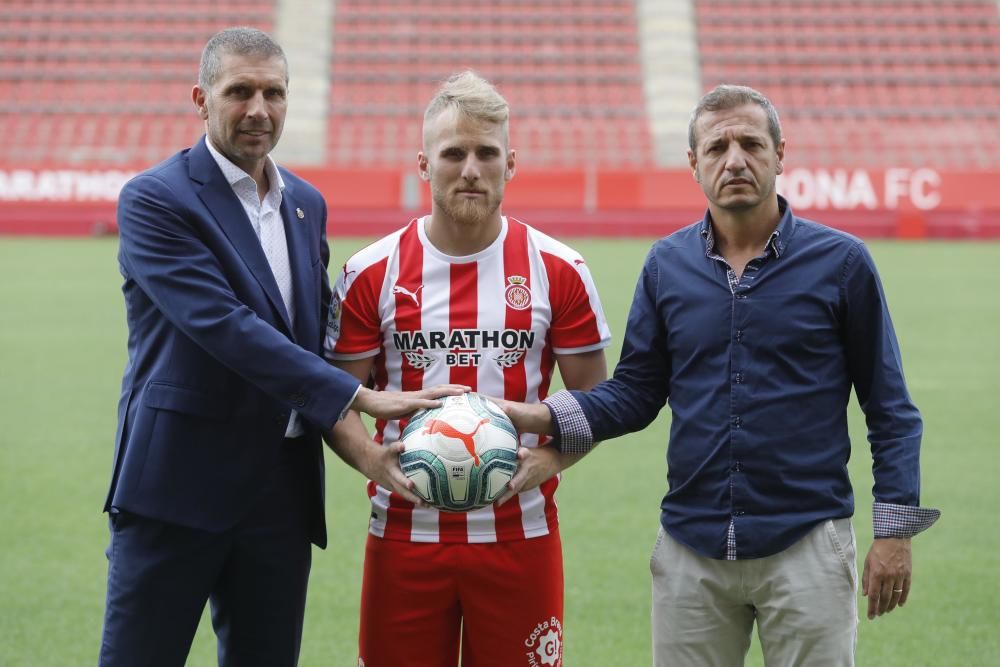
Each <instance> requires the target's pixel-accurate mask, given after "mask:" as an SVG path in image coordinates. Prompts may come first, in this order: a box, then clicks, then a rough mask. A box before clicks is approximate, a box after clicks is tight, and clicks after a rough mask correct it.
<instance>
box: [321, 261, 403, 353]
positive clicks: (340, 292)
mask: <svg viewBox="0 0 1000 667" xmlns="http://www.w3.org/2000/svg"><path fill="white" fill-rule="evenodd" d="M352 259H353V258H352ZM387 262H388V260H387V259H382V260H381V261H379V262H376V263H375V264H372V265H370V266H368V267H365V268H361V267H359V266H358V265H357V264H353V263H352V261H348V262H347V264H345V265H344V268H343V270H342V271H341V272H340V275H339V276H338V277H337V282H336V284H335V285H334V288H333V297H332V301H331V303H330V315H329V318H328V320H327V324H326V341H325V344H324V352H325V354H326V358H327V359H330V360H332V361H346V360H351V359H363V358H365V357H373V356H375V355H376V354H378V352H379V350H380V349H381V347H382V318H381V315H380V313H379V295H380V294H381V292H382V283H383V282H384V279H385V269H386V264H387Z"/></svg>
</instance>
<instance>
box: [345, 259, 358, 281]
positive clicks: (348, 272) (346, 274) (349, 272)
mask: <svg viewBox="0 0 1000 667" xmlns="http://www.w3.org/2000/svg"><path fill="white" fill-rule="evenodd" d="M343 270H344V285H347V279H348V278H350V277H351V274H352V273H357V271H348V270H347V264H344V269H343Z"/></svg>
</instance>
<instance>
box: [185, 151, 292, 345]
mask: <svg viewBox="0 0 1000 667" xmlns="http://www.w3.org/2000/svg"><path fill="white" fill-rule="evenodd" d="M188 155H189V161H190V167H189V174H190V176H191V179H192V180H193V181H195V182H197V183H200V184H201V186H200V187H198V188H195V190H196V192H197V193H198V197H199V198H200V199H201V200H202V201H203V202H204V203H205V206H207V207H208V210H209V211H211V213H212V215H213V216H214V217H215V219H216V221H217V222H218V223H219V227H220V228H221V229H222V231H223V233H225V235H226V237H227V238H228V239H229V241H230V243H232V244H233V247H234V248H236V251H237V252H238V253H239V254H240V257H242V258H243V261H244V262H245V263H246V265H247V268H248V269H250V273H252V274H253V276H254V277H255V278H256V279H257V282H258V283H260V286H261V289H263V290H264V293H265V294H267V298H268V300H269V301H270V302H271V305H272V306H273V307H274V309H275V311H277V312H278V314H279V316H280V318H281V321H282V322H283V323H284V325H285V327H284V328H285V331H286V332H289V333H291V331H292V327H291V325H290V323H289V321H288V313H287V312H286V310H285V304H284V302H283V301H282V300H281V292H279V291H278V283H277V282H275V280H274V274H273V273H272V272H271V265H270V264H268V263H267V257H266V256H265V255H264V249H263V248H261V246H260V239H258V238H257V235H256V234H255V233H254V231H253V227H251V226H250V221H249V220H248V219H247V214H246V211H244V210H243V205H242V204H241V203H240V200H239V199H238V198H237V197H236V193H234V192H233V189H232V186H230V185H229V181H227V180H226V177H225V176H224V175H223V174H222V170H220V169H219V165H217V164H216V163H215V160H214V159H213V158H212V154H211V153H209V152H208V148H207V147H206V146H205V139H204V137H203V138H202V140H201V141H199V142H198V143H197V144H195V146H194V148H192V149H191V151H190V152H189V153H188ZM282 208H284V207H282ZM295 273H296V271H295V270H294V265H293V271H292V275H293V276H294V275H295ZM295 285H296V287H297V286H298V283H295ZM259 314H260V313H258V315H259Z"/></svg>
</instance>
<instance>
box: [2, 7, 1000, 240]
mask: <svg viewBox="0 0 1000 667" xmlns="http://www.w3.org/2000/svg"><path fill="white" fill-rule="evenodd" d="M998 5H1000V2H998V0H504V1H502V2H500V1H498V0H466V1H465V2H463V3H445V2H440V1H438V0H280V1H279V0H213V1H212V2H207V3H206V2H201V1H200V0H2V9H0V85H3V86H4V90H5V93H6V94H5V95H4V96H3V98H2V99H0V121H2V122H0V234H3V233H33V234H76V233H104V232H107V231H113V230H114V205H115V200H116V198H117V192H118V188H120V185H121V183H123V182H124V180H126V179H127V178H129V177H130V175H131V174H132V173H134V171H136V170H138V169H141V168H144V167H146V166H148V165H150V164H153V163H155V162H157V161H159V160H161V159H163V158H164V157H166V156H168V155H170V154H172V153H174V152H175V151H177V150H179V149H181V148H183V147H185V146H188V145H190V144H191V143H192V142H193V141H195V140H196V139H197V137H198V136H199V135H201V134H202V132H203V125H202V123H201V121H200V120H199V119H198V117H197V116H196V115H195V113H194V111H193V109H192V105H191V103H190V90H191V85H192V83H193V82H194V77H195V72H196V70H197V64H198V55H199V52H200V49H201V48H202V46H203V44H204V42H205V40H206V39H207V38H208V37H209V36H210V35H211V34H212V33H214V32H215V31H217V30H218V29H220V28H222V27H226V26H231V25H253V26H256V27H259V28H261V29H264V30H267V31H269V32H271V33H272V34H274V35H275V36H276V37H277V39H278V41H279V42H280V43H282V44H283V45H284V46H285V49H286V53H287V55H288V58H289V62H290V64H291V71H292V74H293V76H292V85H291V93H292V100H293V103H292V104H291V108H290V111H289V114H288V120H287V122H286V125H285V132H284V134H283V137H282V141H281V144H280V145H279V147H278V149H277V151H276V153H275V157H276V159H277V160H278V161H279V162H282V163H284V164H289V165H292V166H295V167H296V168H298V169H299V170H300V171H301V170H303V169H305V170H307V171H306V172H305V173H306V175H307V176H308V177H309V178H310V180H311V181H313V182H314V183H316V185H317V186H318V187H319V188H320V189H321V191H322V192H323V193H324V195H325V196H326V197H327V199H328V201H329V202H330V209H331V218H330V219H331V233H341V234H373V233H382V232H385V231H389V230H391V229H393V228H394V227H395V226H396V225H398V222H399V219H400V218H401V217H402V216H406V215H410V214H412V213H413V212H414V211H418V210H426V207H427V206H428V205H429V195H428V192H427V189H426V187H425V185H424V184H422V183H421V182H420V181H419V179H417V178H416V174H415V173H414V169H413V166H414V162H415V154H416V151H417V149H418V147H419V146H420V144H421V137H420V125H421V115H422V112H423V109H424V105H425V104H426V103H427V100H428V99H429V98H430V96H431V94H432V93H433V90H434V89H435V88H436V86H437V84H438V83H439V82H440V81H441V80H442V79H444V78H445V77H447V76H448V75H450V74H452V73H454V72H455V71H458V70H461V69H463V68H471V69H474V70H476V71H478V72H479V73H480V74H483V75H484V76H486V77H488V78H490V79H491V80H493V81H494V82H495V83H497V84H498V85H499V87H500V90H501V92H503V93H504V95H505V96H506V97H507V98H508V99H509V100H510V102H511V104H512V107H513V113H514V121H513V123H512V126H511V135H512V137H511V138H512V145H513V146H514V147H515V148H517V149H518V151H519V154H518V166H519V170H518V177H517V181H516V185H514V186H513V187H512V188H511V189H510V191H509V193H508V196H507V197H506V198H505V207H506V206H508V205H509V207H510V210H511V211H512V212H515V213H516V214H519V215H526V216H527V217H529V218H530V219H531V220H532V222H533V224H537V225H539V226H540V227H542V228H544V229H546V231H549V232H551V233H570V234H580V233H594V234H609V235H618V234H661V233H663V231H665V230H666V229H668V228H670V227H671V226H676V225H680V224H684V223H686V222H689V221H690V220H692V219H694V218H695V217H696V216H698V215H699V214H700V212H701V209H702V207H703V205H704V198H703V196H702V193H701V192H700V191H699V190H698V188H697V187H696V186H695V185H694V183H693V181H692V179H691V177H690V173H689V170H688V167H687V164H686V158H685V147H686V126H687V118H688V114H689V112H690V109H691V108H692V107H693V106H694V103H695V102H696V100H697V98H698V97H699V95H700V94H701V92H703V91H707V90H709V89H710V88H712V87H713V86H715V85H716V84H719V83H742V84H747V85H751V86H754V87H756V88H759V89H760V90H762V91H763V92H765V93H766V94H767V95H768V96H769V97H771V98H772V99H773V100H774V102H775V104H776V105H777V107H778V109H779V111H780V112H781V114H782V121H783V126H784V129H785V133H786V137H787V139H788V143H789V148H788V158H787V159H786V161H785V164H786V173H785V174H784V176H783V183H782V184H780V187H785V188H787V189H785V190H783V192H784V193H785V194H786V196H788V197H789V199H790V201H794V203H795V205H796V209H797V210H799V211H805V212H809V211H811V210H815V211H818V212H820V215H821V216H822V219H823V220H824V221H827V222H830V224H834V225H836V226H839V227H841V228H843V229H847V230H849V231H854V232H855V233H858V234H861V235H866V236H892V237H897V238H926V237H932V238H933V237H945V236H947V237H981V238H1000V190H998V189H997V188H996V187H995V186H994V182H995V181H996V176H997V174H998V173H1000V13H998Z"/></svg>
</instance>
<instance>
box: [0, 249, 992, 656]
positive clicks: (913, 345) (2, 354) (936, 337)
mask: <svg viewBox="0 0 1000 667" xmlns="http://www.w3.org/2000/svg"><path fill="white" fill-rule="evenodd" d="M569 241H570V244H571V245H573V246H574V247H576V248H577V249H578V250H579V251H581V252H582V253H583V254H584V256H585V257H587V259H588V263H589V264H590V267H591V270H592V271H593V273H594V276H595V278H596V280H597V284H598V287H599V289H600V292H601V297H602V299H603V302H604V306H605V310H606V312H607V315H608V318H609V320H610V322H611V325H612V329H613V331H614V334H615V342H614V343H613V345H612V348H611V349H610V350H609V351H608V358H609V361H610V362H611V364H612V365H613V364H614V361H615V360H617V357H618V347H619V345H620V342H621V335H622V332H623V329H624V319H625V315H626V313H627V310H628V305H629V303H630V301H631V296H632V290H633V286H634V283H635V278H636V276H637V273H638V270H639V267H640V265H641V263H642V260H643V258H644V257H645V254H646V251H647V249H648V247H649V244H650V242H649V240H606V239H601V240H569ZM363 243H364V241H363V240H361V239H334V240H333V255H334V258H335V259H334V261H332V262H331V266H333V267H334V270H336V268H337V267H339V266H340V263H341V262H342V261H343V259H345V258H346V257H347V256H348V255H349V254H350V253H352V252H353V251H355V250H357V249H359V248H360V247H361V246H362V245H363ZM871 247H872V251H873V254H874V256H875V258H876V261H877V262H878V265H879V267H880V270H881V273H882V277H883V281H884V282H885V286H886V292H887V294H888V297H889V304H890V307H891V310H892V313H893V317H894V321H895V324H896V329H897V333H898V335H899V338H900V342H901V345H902V349H903V354H904V362H905V367H906V371H907V378H908V380H909V383H910V388H911V391H912V393H913V396H914V399H915V401H916V403H917V405H918V406H919V407H920V408H921V410H922V412H923V414H924V419H925V433H924V448H923V494H922V495H923V502H924V503H925V504H926V505H930V506H935V507H939V508H941V509H942V510H943V512H944V516H943V518H942V519H941V521H940V522H939V523H938V525H936V526H935V527H934V528H932V529H931V530H930V531H929V532H927V533H925V534H923V535H921V536H920V537H918V538H916V539H915V540H914V568H915V574H914V588H913V592H912V594H911V596H910V602H909V603H908V604H907V606H906V607H905V608H903V609H901V610H898V611H895V612H893V613H892V614H890V615H888V616H883V617H882V618H880V619H877V620H875V621H868V620H866V619H864V618H863V613H864V612H863V610H864V604H863V602H862V605H861V609H862V620H861V621H860V632H859V645H858V664H860V665H869V664H871V665H881V666H882V667H893V666H900V667H904V666H905V667H911V666H917V665H928V666H934V667H938V666H950V665H955V666H962V667H972V666H977V665H982V666H984V667H985V666H987V665H996V664H998V663H1000V638H998V634H997V630H996V629H997V627H1000V604H998V602H997V599H996V593H997V588H998V575H997V572H998V569H1000V568H998V565H1000V534H998V532H997V531H996V530H995V528H994V526H993V521H995V516H996V508H997V506H998V505H1000V490H998V489H1000V485H998V483H997V479H998V472H1000V470H998V468H1000V466H998V464H997V458H996V457H995V454H994V450H995V448H996V445H997V434H998V433H1000V410H998V409H997V408H996V400H997V399H996V397H997V395H998V393H1000V391H998V390H1000V333H998V332H1000V298H998V297H997V287H996V282H997V279H998V278H1000V268H998V267H1000V244H996V243H943V242H942V243H884V242H883V243H872V244H871ZM116 250H117V242H116V241H115V240H114V239H99V240H92V239H78V240H34V239H0V306H2V307H0V405H2V406H3V407H2V415H3V429H2V431H0V528H2V531H3V532H2V535H3V547H2V548H0V600H2V603H0V665H11V666H13V665H17V666H21V665H24V666H30V667H43V666H46V665H51V666H53V667H67V666H76V665H92V664H94V663H95V661H96V657H97V652H98V646H99V642H100V631H101V619H102V613H103V603H104V585H105V575H106V560H105V558H104V554H103V550H104V548H105V546H106V544H107V539H108V534H107V525H106V519H105V517H104V516H103V515H102V514H101V506H102V503H103V500H104V494H105V492H106V489H107V483H108V479H109V475H110V467H111V456H112V451H113V438H114V429H115V409H116V401H117V396H118V387H119V382H120V380H121V372H122V369H123V367H124V363H125V317H124V308H123V305H122V299H121V296H120V294H119V286H120V277H119V275H118V272H117V262H116V259H115V253H116ZM667 428H668V417H667V415H665V414H664V415H661V417H660V418H659V419H658V420H657V422H656V423H655V424H654V425H652V426H650V427H649V428H648V429H646V430H645V431H644V432H642V433H638V434H635V435H632V436H627V437H624V438H621V439H619V440H616V441H610V442H607V443H604V444H603V445H601V447H599V448H598V449H597V451H595V452H594V453H593V454H592V455H591V456H590V457H588V458H587V460H585V461H583V462H582V463H580V464H579V465H578V466H576V467H574V468H573V469H571V470H569V471H568V472H567V473H566V475H565V477H564V481H563V484H562V488H560V490H559V495H558V500H559V506H560V512H561V517H562V536H563V543H564V552H565V560H566V618H565V630H566V637H565V640H566V654H565V658H566V664H567V665H569V666H570V667H617V666H625V665H628V666H631V665H647V664H649V662H650V648H649V644H650V639H649V637H650V632H649V574H648V561H649V555H650V550H651V548H652V546H653V540H654V539H655V536H656V529H657V515H658V504H659V500H660V497H661V496H662V494H663V492H664V489H665V483H666V482H665V480H666V473H665V463H664V452H665V447H666V439H667ZM852 435H853V438H854V443H855V447H856V448H855V451H854V457H853V458H852V461H851V472H852V477H853V479H854V482H855V494H856V498H857V515H856V517H855V526H856V528H857V532H858V536H859V545H858V552H859V561H861V560H863V556H864V554H865V553H866V551H867V548H868V544H869V542H870V534H871V522H870V517H869V511H870V498H871V494H870V490H869V489H870V487H871V473H870V468H871V459H870V456H869V454H868V450H867V447H866V442H865V438H864V435H865V427H864V422H863V420H862V419H861V416H860V413H859V411H858V410H857V409H856V407H855V408H854V409H853V411H852ZM327 486H328V505H329V507H328V510H329V515H328V517H329V524H330V537H331V544H330V547H329V548H328V549H327V550H326V551H322V552H321V551H316V552H315V557H314V561H313V571H312V578H311V585H310V591H309V606H308V610H307V614H306V628H305V637H304V640H303V650H302V660H301V664H302V665H303V666H305V667H314V666H315V667H318V666H327V665H330V666H344V667H350V666H353V665H356V637H357V613H358V603H359V595H360V594H359V590H360V573H361V559H362V555H363V544H364V540H365V534H366V521H367V515H368V511H367V499H366V496H365V493H364V488H363V481H362V480H361V478H360V476H359V475H357V474H356V473H354V472H353V471H352V470H350V469H348V468H347V467H346V466H344V465H343V464H340V463H338V462H337V461H335V460H333V457H332V456H328V481H327ZM859 567H860V562H859ZM188 664H190V665H213V664H215V647H214V638H213V636H212V632H211V625H210V623H209V621H208V618H207V616H206V617H205V619H204V620H203V622H202V625H201V627H200V628H199V633H198V636H197V638H196V639H195V643H194V646H193V648H192V651H191V657H190V659H189V661H188ZM747 664H749V665H760V664H762V661H761V659H760V649H759V647H757V645H756V644H755V645H754V646H753V647H752V648H751V653H750V658H749V659H748V661H747Z"/></svg>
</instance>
